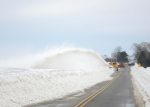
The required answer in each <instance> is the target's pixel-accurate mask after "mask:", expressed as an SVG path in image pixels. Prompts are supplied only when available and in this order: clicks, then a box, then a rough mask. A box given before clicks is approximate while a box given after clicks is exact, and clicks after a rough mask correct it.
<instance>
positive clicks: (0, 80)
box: [0, 49, 113, 107]
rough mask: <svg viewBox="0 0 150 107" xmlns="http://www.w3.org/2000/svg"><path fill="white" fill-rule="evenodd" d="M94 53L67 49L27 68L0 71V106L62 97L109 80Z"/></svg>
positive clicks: (104, 67) (14, 105)
mask: <svg viewBox="0 0 150 107" xmlns="http://www.w3.org/2000/svg"><path fill="white" fill-rule="evenodd" d="M112 73H113V71H112V70H110V69H109V68H108V67H107V64H106V62H105V61H104V60H103V59H102V58H101V56H99V55H98V54H97V53H95V52H93V51H88V50H82V49H70V50H65V51H61V52H57V53H55V54H53V55H50V56H49V55H48V56H45V57H43V59H41V58H40V60H39V61H37V62H36V63H34V64H33V65H32V66H31V67H29V68H5V69H4V68H3V69H0V105H1V107H20V106H24V105H28V104H32V103H37V102H42V101H47V100H54V99H56V98H62V97H64V96H66V95H68V94H72V93H75V92H79V91H84V89H86V88H89V87H91V86H93V85H95V84H97V83H99V82H102V81H105V80H110V79H112V78H111V77H110V75H111V74H112Z"/></svg>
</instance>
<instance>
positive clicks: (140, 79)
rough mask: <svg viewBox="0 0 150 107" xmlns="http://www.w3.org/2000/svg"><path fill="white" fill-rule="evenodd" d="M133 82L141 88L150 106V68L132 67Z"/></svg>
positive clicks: (147, 105)
mask: <svg viewBox="0 0 150 107" xmlns="http://www.w3.org/2000/svg"><path fill="white" fill-rule="evenodd" d="M132 77H133V82H134V83H135V85H136V86H137V88H138V89H139V91H140V93H141V95H142V97H143V100H144V102H145V106H146V107H150V68H143V67H138V66H134V67H132Z"/></svg>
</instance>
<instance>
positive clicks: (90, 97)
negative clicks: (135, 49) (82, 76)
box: [24, 67, 135, 107]
mask: <svg viewBox="0 0 150 107" xmlns="http://www.w3.org/2000/svg"><path fill="white" fill-rule="evenodd" d="M113 77H114V79H113V80H111V81H106V82H103V83H99V84H97V85H95V86H93V87H91V88H90V89H86V90H85V91H84V92H78V93H75V94H72V95H69V96H66V97H65V98H61V99H57V100H55V101H44V102H39V103H38V104H31V105H26V106H24V107H135V101H134V95H133V87H132V81H131V76H130V69H129V67H126V68H122V69H120V70H119V71H118V72H117V73H115V74H114V75H113Z"/></svg>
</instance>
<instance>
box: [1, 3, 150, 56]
mask: <svg viewBox="0 0 150 107" xmlns="http://www.w3.org/2000/svg"><path fill="white" fill-rule="evenodd" d="M140 42H150V0H0V55H1V57H3V56H9V55H12V54H16V53H17V54H18V53H28V52H30V51H31V52H32V51H38V50H42V49H44V48H46V47H53V46H61V45H63V44H67V45H73V46H75V47H82V48H90V49H94V50H96V51H98V52H100V53H101V54H109V53H111V52H112V51H113V50H114V48H115V47H117V46H122V48H123V49H125V50H127V51H129V52H131V46H132V44H133V43H140Z"/></svg>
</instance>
